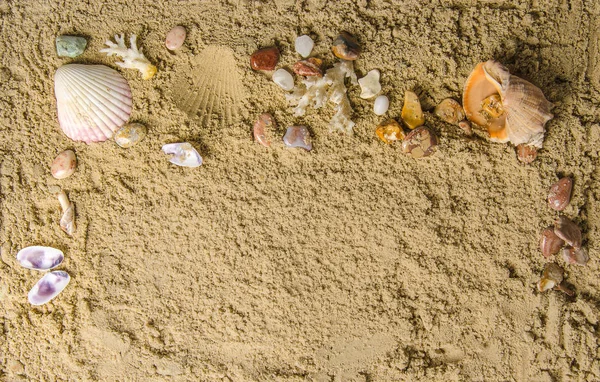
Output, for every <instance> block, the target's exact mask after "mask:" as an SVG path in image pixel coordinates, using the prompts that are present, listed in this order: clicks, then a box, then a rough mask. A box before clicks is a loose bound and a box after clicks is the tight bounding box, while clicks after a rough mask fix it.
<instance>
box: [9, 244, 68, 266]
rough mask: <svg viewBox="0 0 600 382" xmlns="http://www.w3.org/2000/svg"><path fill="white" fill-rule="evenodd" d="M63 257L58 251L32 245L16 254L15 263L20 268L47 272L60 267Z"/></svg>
mask: <svg viewBox="0 0 600 382" xmlns="http://www.w3.org/2000/svg"><path fill="white" fill-rule="evenodd" d="M64 258H65V255H64V254H63V252H62V251H61V250H60V249H56V248H52V247H43V246H40V245H34V246H31V247H27V248H23V249H21V250H20V251H19V253H17V261H18V262H19V264H21V266H22V267H25V268H27V269H33V270H36V271H47V270H48V269H52V268H54V267H57V266H59V265H60V263H62V262H63V259H64Z"/></svg>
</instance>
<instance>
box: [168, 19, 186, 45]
mask: <svg viewBox="0 0 600 382" xmlns="http://www.w3.org/2000/svg"><path fill="white" fill-rule="evenodd" d="M185 36H186V32H185V28H184V27H182V26H181V25H178V26H176V27H175V28H173V29H171V31H170V32H169V33H167V39H166V40H165V46H166V47H167V49H169V50H177V49H179V48H181V46H182V45H183V42H184V41H185Z"/></svg>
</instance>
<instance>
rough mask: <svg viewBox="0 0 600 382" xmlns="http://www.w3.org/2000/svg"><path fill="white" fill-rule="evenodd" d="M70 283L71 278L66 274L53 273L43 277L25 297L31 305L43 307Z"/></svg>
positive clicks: (60, 272) (61, 272) (62, 272)
mask: <svg viewBox="0 0 600 382" xmlns="http://www.w3.org/2000/svg"><path fill="white" fill-rule="evenodd" d="M69 281H71V277H70V276H69V274H68V273H67V272H64V271H55V272H49V273H46V274H45V275H44V277H42V278H41V279H40V280H39V281H38V282H37V283H36V284H35V285H34V286H33V288H31V290H30V291H29V294H28V295H27V297H28V299H29V303H30V304H31V305H44V304H45V303H47V302H48V301H50V300H52V299H53V298H54V297H56V296H58V294H59V293H60V292H62V291H63V289H65V287H66V286H67V285H68V284H69Z"/></svg>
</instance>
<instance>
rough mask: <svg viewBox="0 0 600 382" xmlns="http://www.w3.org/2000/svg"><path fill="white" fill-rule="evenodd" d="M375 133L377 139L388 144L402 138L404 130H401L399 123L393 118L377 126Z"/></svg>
mask: <svg viewBox="0 0 600 382" xmlns="http://www.w3.org/2000/svg"><path fill="white" fill-rule="evenodd" d="M375 134H377V136H378V137H379V139H381V140H382V141H384V142H385V143H388V144H389V143H392V142H396V141H401V140H403V139H404V131H403V130H402V126H400V124H399V123H398V122H396V121H395V120H393V119H390V120H387V121H385V122H383V123H382V124H381V125H379V126H377V129H376V130H375Z"/></svg>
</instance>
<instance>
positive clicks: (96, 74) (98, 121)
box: [54, 64, 132, 143]
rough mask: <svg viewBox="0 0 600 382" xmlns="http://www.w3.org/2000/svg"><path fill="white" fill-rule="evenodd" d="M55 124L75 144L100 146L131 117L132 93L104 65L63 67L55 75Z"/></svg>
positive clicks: (71, 65) (116, 75) (120, 78)
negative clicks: (56, 112) (79, 142)
mask: <svg viewBox="0 0 600 382" xmlns="http://www.w3.org/2000/svg"><path fill="white" fill-rule="evenodd" d="M54 94H55V95H56V106H57V109H58V122H59V123H60V128H61V129H62V130H63V131H64V133H65V134H66V135H67V137H69V138H71V139H72V140H74V141H83V142H85V143H90V142H103V141H105V140H107V139H109V138H110V137H112V135H113V132H115V131H116V130H117V129H119V128H120V127H121V126H123V125H124V124H125V123H126V122H127V120H128V119H129V115H130V114H131V106H132V100H131V89H130V88H129V84H128V83H127V80H126V79H125V78H123V76H121V75H120V74H119V73H118V72H117V71H115V70H113V69H111V68H109V67H108V66H104V65H81V64H69V65H63V66H61V67H60V68H58V69H57V70H56V73H55V74H54Z"/></svg>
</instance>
